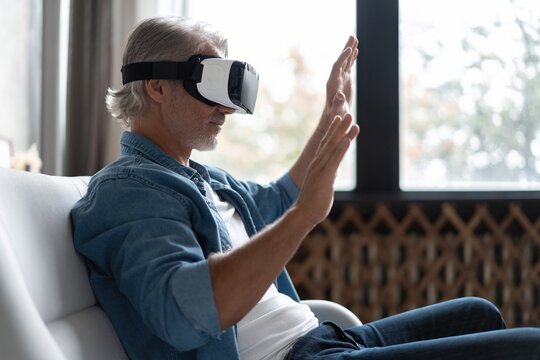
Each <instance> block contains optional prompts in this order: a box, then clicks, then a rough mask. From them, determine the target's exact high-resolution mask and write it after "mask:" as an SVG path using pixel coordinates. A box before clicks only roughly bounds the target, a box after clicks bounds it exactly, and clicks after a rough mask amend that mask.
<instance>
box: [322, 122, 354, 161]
mask: <svg viewBox="0 0 540 360" xmlns="http://www.w3.org/2000/svg"><path fill="white" fill-rule="evenodd" d="M352 121H353V118H352V115H351V114H349V113H347V114H345V116H344V117H343V118H342V117H341V116H336V117H335V118H334V120H333V121H332V123H331V124H330V127H329V128H328V130H327V132H326V134H325V136H324V137H323V139H322V140H321V144H320V146H319V150H318V152H321V153H332V152H333V151H334V149H335V148H336V147H337V146H338V145H337V144H338V143H339V142H341V140H343V139H348V140H349V142H350V141H352V140H354V138H355V137H356V136H357V135H358V133H359V131H360V128H359V127H358V125H356V124H352ZM347 147H348V146H347Z"/></svg>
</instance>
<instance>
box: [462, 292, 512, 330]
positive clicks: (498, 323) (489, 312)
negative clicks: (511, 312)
mask: <svg viewBox="0 0 540 360" xmlns="http://www.w3.org/2000/svg"><path fill="white" fill-rule="evenodd" d="M463 301H465V303H466V308H467V309H468V310H469V312H470V314H471V315H473V317H481V318H483V319H484V320H485V321H488V322H491V323H492V324H493V326H495V328H498V329H504V328H506V324H505V322H504V319H503V316H502V314H501V311H500V310H499V308H497V306H495V304H493V303H492V302H490V301H488V300H486V299H483V298H479V297H467V298H464V299H463Z"/></svg>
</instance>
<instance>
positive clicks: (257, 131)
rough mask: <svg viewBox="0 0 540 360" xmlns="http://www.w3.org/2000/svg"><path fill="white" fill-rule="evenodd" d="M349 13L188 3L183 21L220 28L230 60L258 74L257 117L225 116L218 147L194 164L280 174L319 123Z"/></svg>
mask: <svg viewBox="0 0 540 360" xmlns="http://www.w3.org/2000/svg"><path fill="white" fill-rule="evenodd" d="M355 7H356V4H355V2H354V1H352V0H349V1H343V2H342V3H340V5H339V6H336V5H335V4H334V3H331V2H314V1H310V0H301V1H300V0H298V1H285V0H275V1H271V2H261V3H257V5H256V6H255V5H254V4H253V2H252V1H248V0H234V1H221V0H197V1H191V2H190V3H189V6H188V7H187V8H188V9H189V11H188V13H187V15H188V16H189V17H192V18H194V19H197V20H203V21H206V22H208V23H210V24H211V25H213V26H214V27H215V28H216V29H218V30H219V31H220V32H221V33H222V34H223V35H225V36H226V37H227V38H228V39H229V58H234V59H240V60H244V61H247V62H249V63H250V64H252V65H253V66H254V68H255V69H256V70H257V71H258V73H259V76H260V87H259V95H258V99H257V105H256V108H255V114H254V115H251V116H249V115H233V116H229V117H228V120H227V124H226V126H225V127H224V128H223V131H222V133H221V135H220V139H219V145H218V148H217V149H216V150H215V151H211V152H203V153H199V152H194V154H193V158H194V159H195V160H198V161H201V162H204V163H208V164H212V165H215V166H218V167H222V168H224V169H227V170H228V171H230V172H232V173H233V174H234V175H235V176H237V177H238V178H242V179H250V180H255V181H259V182H266V181H270V180H273V179H276V178H277V177H279V176H281V175H282V174H283V173H285V171H287V170H288V168H289V167H290V166H291V165H292V163H293V161H294V160H295V159H296V158H297V155H298V154H299V153H300V151H301V149H302V147H303V145H304V144H305V143H306V140H307V138H308V137H309V135H310V134H311V131H312V130H313V129H314V128H315V125H316V123H317V121H318V120H319V116H320V114H321V111H322V107H323V105H324V97H325V93H324V91H325V84H326V80H327V77H328V74H329V73H330V69H331V66H332V64H333V62H334V60H335V59H336V58H337V56H338V55H339V53H340V52H341V50H342V48H343V46H344V44H345V42H346V40H347V38H348V36H349V35H350V34H354V33H355V24H356V19H355ZM353 110H354V109H353ZM354 155H355V151H354V149H351V150H350V151H349V153H348V155H347V159H346V160H345V161H344V163H343V165H342V167H341V168H340V170H339V174H338V180H337V183H336V188H337V189H341V190H350V189H352V188H354V186H355V176H356V170H355V158H354Z"/></svg>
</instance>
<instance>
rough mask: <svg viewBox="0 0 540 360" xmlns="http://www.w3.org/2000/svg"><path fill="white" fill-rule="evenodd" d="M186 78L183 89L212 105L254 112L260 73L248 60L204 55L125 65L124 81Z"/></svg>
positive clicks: (123, 70) (123, 69)
mask: <svg viewBox="0 0 540 360" xmlns="http://www.w3.org/2000/svg"><path fill="white" fill-rule="evenodd" d="M151 79H159V80H183V82H184V88H185V89H186V90H187V92H188V93H189V94H190V95H191V96H193V97H195V98H196V99H198V100H200V101H202V102H204V103H206V104H209V105H217V104H219V105H223V106H226V107H229V108H232V109H234V110H236V112H237V113H239V114H253V110H254V109H255V102H256V101H257V91H258V89H259V75H258V74H257V72H256V71H255V70H254V69H253V67H252V66H251V65H249V64H248V63H245V62H241V61H236V60H228V59H223V58H218V57H210V56H203V55H195V56H192V57H191V58H190V59H189V60H188V61H186V62H172V61H160V62H140V63H132V64H126V65H124V66H122V84H123V85H125V84H127V83H129V82H132V81H136V80H151Z"/></svg>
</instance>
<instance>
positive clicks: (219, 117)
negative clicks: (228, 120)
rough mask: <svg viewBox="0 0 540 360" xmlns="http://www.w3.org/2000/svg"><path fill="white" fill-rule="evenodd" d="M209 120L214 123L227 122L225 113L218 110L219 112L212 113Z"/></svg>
mask: <svg viewBox="0 0 540 360" xmlns="http://www.w3.org/2000/svg"><path fill="white" fill-rule="evenodd" d="M209 120H210V122H212V123H218V124H223V123H225V114H222V113H220V112H218V113H217V114H214V115H212V116H211V117H210V119H209Z"/></svg>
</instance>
